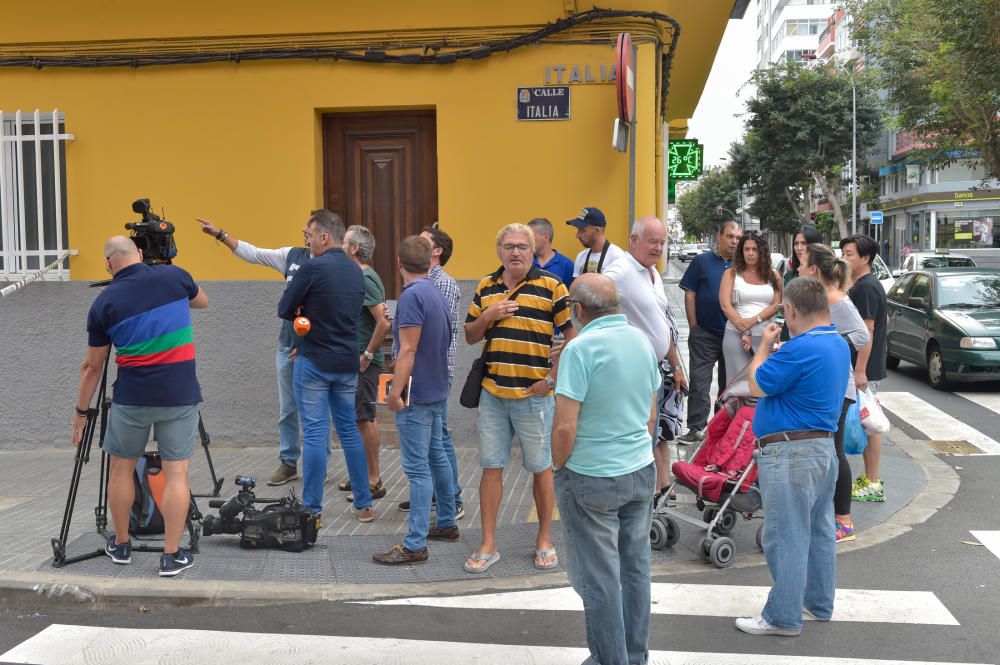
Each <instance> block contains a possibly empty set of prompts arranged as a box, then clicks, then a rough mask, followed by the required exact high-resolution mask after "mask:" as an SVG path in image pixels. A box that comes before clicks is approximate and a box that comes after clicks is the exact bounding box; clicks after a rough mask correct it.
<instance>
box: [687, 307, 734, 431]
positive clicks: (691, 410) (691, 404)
mask: <svg viewBox="0 0 1000 665" xmlns="http://www.w3.org/2000/svg"><path fill="white" fill-rule="evenodd" d="M688 359H689V362H688V366H689V369H690V371H691V376H690V377H689V378H688V380H689V381H690V383H691V385H690V392H689V393H688V414H687V425H688V429H705V425H706V424H707V423H708V415H709V412H710V411H711V406H712V400H711V399H710V395H709V392H711V390H712V369H713V368H714V367H715V365H716V363H718V365H719V390H720V391H721V390H722V389H723V388H725V386H726V359H725V356H723V354H722V335H713V334H712V333H710V332H708V331H707V330H705V329H704V328H702V327H701V326H696V327H695V328H692V329H691V333H690V334H689V335H688Z"/></svg>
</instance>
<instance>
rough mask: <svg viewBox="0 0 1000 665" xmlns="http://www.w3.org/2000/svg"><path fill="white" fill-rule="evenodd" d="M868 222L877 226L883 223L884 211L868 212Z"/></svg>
mask: <svg viewBox="0 0 1000 665" xmlns="http://www.w3.org/2000/svg"><path fill="white" fill-rule="evenodd" d="M868 223H869V224H871V225H872V226H877V225H879V224H881V223H882V211H881V210H872V211H871V212H870V213H868Z"/></svg>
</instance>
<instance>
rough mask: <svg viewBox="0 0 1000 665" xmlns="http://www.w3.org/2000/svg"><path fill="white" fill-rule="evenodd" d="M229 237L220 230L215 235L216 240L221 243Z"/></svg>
mask: <svg viewBox="0 0 1000 665" xmlns="http://www.w3.org/2000/svg"><path fill="white" fill-rule="evenodd" d="M228 237H229V234H228V233H226V232H225V231H223V230H222V229H219V232H218V233H216V234H215V239H216V240H219V241H222V240H225V239H226V238H228Z"/></svg>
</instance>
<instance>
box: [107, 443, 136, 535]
mask: <svg viewBox="0 0 1000 665" xmlns="http://www.w3.org/2000/svg"><path fill="white" fill-rule="evenodd" d="M110 457H111V472H110V474H109V475H108V508H110V509H111V521H112V523H113V524H114V526H115V544H116V545H121V544H122V543H125V542H128V526H129V515H130V514H131V512H132V503H133V502H134V501H135V482H134V481H133V480H132V476H133V475H135V465H136V463H137V462H138V461H139V460H138V459H128V458H127V457H118V456H117V455H110Z"/></svg>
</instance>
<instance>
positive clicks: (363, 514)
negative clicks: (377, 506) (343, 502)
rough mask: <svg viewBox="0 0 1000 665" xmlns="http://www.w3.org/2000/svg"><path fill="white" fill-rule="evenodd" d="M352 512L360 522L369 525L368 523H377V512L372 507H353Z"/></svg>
mask: <svg viewBox="0 0 1000 665" xmlns="http://www.w3.org/2000/svg"><path fill="white" fill-rule="evenodd" d="M351 512H352V513H354V516H355V517H357V518H358V521H359V522H362V523H365V524H367V523H368V522H374V521H375V511H374V510H373V509H372V507H371V506H368V507H367V508H356V507H354V506H351Z"/></svg>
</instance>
